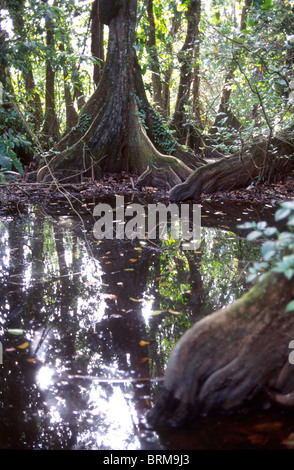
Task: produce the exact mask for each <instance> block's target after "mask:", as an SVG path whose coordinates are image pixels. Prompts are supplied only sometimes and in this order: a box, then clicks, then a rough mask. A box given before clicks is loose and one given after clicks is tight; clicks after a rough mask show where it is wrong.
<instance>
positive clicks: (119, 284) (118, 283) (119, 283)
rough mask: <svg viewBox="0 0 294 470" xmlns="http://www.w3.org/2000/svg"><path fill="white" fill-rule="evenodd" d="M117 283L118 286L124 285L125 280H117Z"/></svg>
mask: <svg viewBox="0 0 294 470" xmlns="http://www.w3.org/2000/svg"><path fill="white" fill-rule="evenodd" d="M116 284H117V285H118V286H123V285H124V283H123V282H117V283H116Z"/></svg>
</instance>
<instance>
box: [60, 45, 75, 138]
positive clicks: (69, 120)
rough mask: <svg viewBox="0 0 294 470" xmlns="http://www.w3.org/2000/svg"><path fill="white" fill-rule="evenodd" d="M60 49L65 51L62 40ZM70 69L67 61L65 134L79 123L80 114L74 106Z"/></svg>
mask: <svg viewBox="0 0 294 470" xmlns="http://www.w3.org/2000/svg"><path fill="white" fill-rule="evenodd" d="M59 49H60V50H61V51H62V52H64V51H65V48H64V43H63V42H62V43H61V44H60V46H59ZM69 77H70V76H69V71H68V66H67V64H66V63H65V64H64V66H63V83H64V101H65V115H66V128H65V134H68V133H69V132H70V130H71V129H72V128H73V127H74V126H76V125H77V123H78V120H79V116H78V113H77V112H76V110H75V107H74V99H73V96H72V92H71V86H70V82H69Z"/></svg>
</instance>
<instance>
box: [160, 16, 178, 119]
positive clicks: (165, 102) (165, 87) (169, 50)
mask: <svg viewBox="0 0 294 470" xmlns="http://www.w3.org/2000/svg"><path fill="white" fill-rule="evenodd" d="M180 25H181V21H180V17H179V13H178V11H177V10H176V11H175V16H174V20H173V23H172V26H171V29H170V31H169V33H168V38H169V39H168V41H167V45H166V55H167V57H168V61H169V64H168V67H167V68H166V70H165V71H164V72H163V73H164V79H163V83H162V112H163V115H164V117H165V118H169V117H170V114H171V109H170V82H171V78H172V73H173V63H172V56H173V43H174V41H175V38H176V34H177V32H178V30H179V27H180Z"/></svg>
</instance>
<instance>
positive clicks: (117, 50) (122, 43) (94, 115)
mask: <svg viewBox="0 0 294 470" xmlns="http://www.w3.org/2000/svg"><path fill="white" fill-rule="evenodd" d="M136 7H137V2H136V0H128V1H126V2H124V3H122V4H120V3H119V2H118V8H113V5H112V4H110V3H109V2H108V1H107V0H104V1H103V0H100V17H101V19H102V20H103V21H104V22H105V23H106V24H109V41H108V54H107V60H106V63H105V66H104V70H103V75H102V78H101V80H100V82H99V85H98V87H97V88H96V90H95V92H94V94H93V95H92V97H91V98H90V100H89V101H88V102H87V103H86V105H85V106H84V108H83V110H82V113H81V116H80V120H79V124H78V125H77V126H76V128H75V129H73V130H72V131H71V132H70V133H69V134H68V136H66V137H65V138H64V139H62V140H61V141H60V142H59V143H58V144H57V145H56V147H55V148H54V150H55V151H57V152H60V153H58V154H56V155H55V156H54V157H53V158H52V159H51V160H50V163H49V164H50V168H51V170H53V171H59V172H60V171H61V172H63V171H65V172H66V171H68V172H71V171H72V170H74V171H76V172H85V171H86V170H87V169H89V168H91V167H93V168H95V167H98V166H99V171H101V170H102V171H109V172H119V171H122V170H124V171H128V172H131V173H134V174H136V173H137V174H140V173H142V171H144V170H145V169H146V168H147V166H148V165H149V166H152V165H154V164H155V165H159V166H170V167H171V168H172V169H173V170H174V171H175V172H176V174H177V175H178V176H179V177H180V178H181V180H183V179H185V178H186V177H187V176H188V175H189V174H190V173H191V168H193V167H194V168H195V167H197V166H199V165H202V164H203V161H200V159H196V158H195V157H194V156H191V155H190V154H189V153H188V152H186V151H184V150H182V149H181V148H180V147H179V146H178V145H177V144H176V143H175V141H174V139H173V137H172V136H171V135H170V134H169V133H168V132H167V130H165V129H164V127H163V125H162V124H161V123H160V119H159V118H158V116H157V115H156V114H155V113H154V111H153V110H152V108H151V107H150V105H149V103H148V101H147V98H146V94H145V90H144V85H143V81H142V76H141V72H140V69H139V65H138V62H137V58H136V54H135V50H134V48H133V44H134V42H135V25H136ZM107 8H109V9H107ZM143 124H144V126H145V129H144V127H143ZM153 142H154V144H153ZM166 149H168V150H170V152H169V155H165V154H166V153H167V152H166V151H165V152H164V153H163V152H162V151H163V150H166ZM174 154H177V156H178V155H179V157H180V158H181V159H182V160H184V163H183V162H182V161H180V160H179V159H178V158H176V157H175V156H174ZM188 164H189V165H190V167H188ZM48 172H50V171H49V168H48V166H46V167H44V168H42V169H41V170H40V171H39V174H38V180H39V181H40V180H41V179H42V178H43V177H44V176H45V175H46V174H47V173H48Z"/></svg>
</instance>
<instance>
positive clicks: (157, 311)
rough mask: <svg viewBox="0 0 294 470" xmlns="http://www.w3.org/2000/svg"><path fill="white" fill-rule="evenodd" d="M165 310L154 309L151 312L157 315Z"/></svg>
mask: <svg viewBox="0 0 294 470" xmlns="http://www.w3.org/2000/svg"><path fill="white" fill-rule="evenodd" d="M164 312H165V310H152V311H151V312H150V315H152V316H156V315H160V314H161V313H164Z"/></svg>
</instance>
